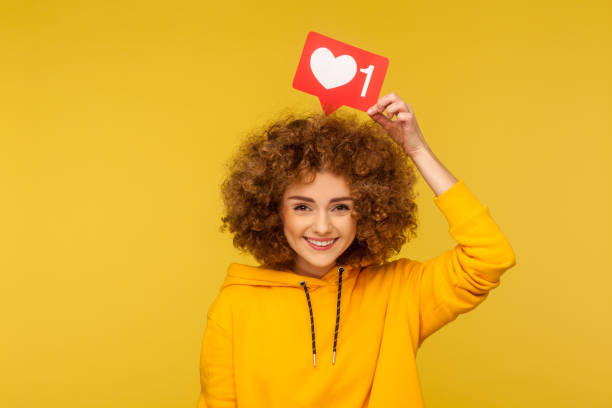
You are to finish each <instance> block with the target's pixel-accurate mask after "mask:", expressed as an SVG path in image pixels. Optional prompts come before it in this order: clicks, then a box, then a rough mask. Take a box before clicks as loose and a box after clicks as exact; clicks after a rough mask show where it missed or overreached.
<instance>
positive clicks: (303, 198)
mask: <svg viewBox="0 0 612 408" xmlns="http://www.w3.org/2000/svg"><path fill="white" fill-rule="evenodd" d="M292 198H294V199H296V200H302V201H308V202H310V203H314V200H313V199H312V198H310V197H304V196H291V197H287V199H288V200H290V199H292ZM347 200H353V198H352V197H336V198H332V199H331V200H329V202H330V203H335V202H338V201H347ZM353 201H354V200H353Z"/></svg>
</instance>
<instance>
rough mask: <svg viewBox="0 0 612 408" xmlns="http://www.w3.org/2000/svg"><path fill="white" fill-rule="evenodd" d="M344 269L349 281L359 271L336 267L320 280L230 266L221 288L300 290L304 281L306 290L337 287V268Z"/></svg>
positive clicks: (347, 266)
mask: <svg viewBox="0 0 612 408" xmlns="http://www.w3.org/2000/svg"><path fill="white" fill-rule="evenodd" d="M340 266H342V267H343V268H344V272H343V274H342V275H343V276H342V278H343V279H350V278H351V277H352V276H355V275H356V274H357V273H358V272H359V270H360V269H361V266H360V265H336V266H334V267H333V268H331V269H330V270H329V271H328V272H327V273H326V274H325V275H323V276H322V277H321V278H315V277H312V276H303V275H299V274H297V273H295V272H292V271H288V270H276V269H268V268H265V267H263V266H251V265H244V264H239V263H232V264H230V266H229V268H228V270H227V276H226V278H225V281H224V282H223V285H222V288H224V287H226V286H229V285H250V286H289V287H296V288H301V285H300V282H302V281H305V282H306V285H307V286H308V288H317V287H321V286H336V285H338V275H339V267H340Z"/></svg>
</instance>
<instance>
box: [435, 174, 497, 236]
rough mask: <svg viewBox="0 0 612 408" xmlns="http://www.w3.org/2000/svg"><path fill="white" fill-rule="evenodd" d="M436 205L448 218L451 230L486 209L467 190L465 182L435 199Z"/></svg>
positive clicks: (456, 184)
mask: <svg viewBox="0 0 612 408" xmlns="http://www.w3.org/2000/svg"><path fill="white" fill-rule="evenodd" d="M434 203H435V204H436V205H437V206H438V208H439V209H440V211H442V213H443V214H444V216H445V217H446V220H447V221H448V224H449V226H450V228H453V227H454V226H456V225H459V224H461V223H463V222H464V221H467V220H469V219H470V218H472V217H473V216H474V215H476V214H477V213H480V212H481V211H482V210H483V209H486V207H485V206H484V205H483V204H482V203H480V201H478V199H477V198H476V196H474V194H472V192H471V191H470V190H469V189H468V188H467V186H466V185H465V183H464V182H463V180H459V181H458V182H457V183H455V184H454V185H453V186H452V187H450V188H449V189H448V190H446V191H445V192H444V193H442V194H440V195H439V196H436V197H434Z"/></svg>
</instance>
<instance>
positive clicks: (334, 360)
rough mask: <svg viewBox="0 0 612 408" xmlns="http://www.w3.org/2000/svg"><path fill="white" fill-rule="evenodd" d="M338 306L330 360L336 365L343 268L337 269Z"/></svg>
mask: <svg viewBox="0 0 612 408" xmlns="http://www.w3.org/2000/svg"><path fill="white" fill-rule="evenodd" d="M338 272H340V275H338V304H337V306H336V330H335V333H334V357H333V358H332V364H334V365H335V364H336V343H337V342H338V328H339V327H340V295H341V294H342V272H344V268H343V267H340V268H338Z"/></svg>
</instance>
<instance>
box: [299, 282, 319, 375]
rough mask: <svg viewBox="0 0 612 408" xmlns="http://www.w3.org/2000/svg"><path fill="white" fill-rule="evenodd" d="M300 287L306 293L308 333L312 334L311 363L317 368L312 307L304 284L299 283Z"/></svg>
mask: <svg viewBox="0 0 612 408" xmlns="http://www.w3.org/2000/svg"><path fill="white" fill-rule="evenodd" d="M300 285H302V286H303V287H304V291H305V292H306V300H308V310H309V311H310V331H311V333H312V361H313V364H314V367H316V366H317V347H316V346H315V330H314V319H313V318H312V305H311V304H310V295H309V294H308V289H307V288H306V282H304V281H301V282H300Z"/></svg>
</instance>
